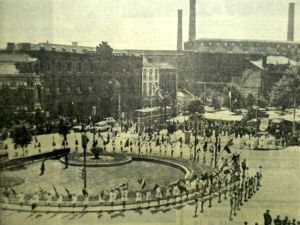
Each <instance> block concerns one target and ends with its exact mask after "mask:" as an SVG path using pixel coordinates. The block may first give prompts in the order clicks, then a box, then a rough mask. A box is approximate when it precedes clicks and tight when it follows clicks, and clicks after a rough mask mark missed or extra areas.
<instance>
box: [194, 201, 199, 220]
mask: <svg viewBox="0 0 300 225" xmlns="http://www.w3.org/2000/svg"><path fill="white" fill-rule="evenodd" d="M194 205H195V215H194V217H197V212H198V207H199V202H198V198H195V203H194Z"/></svg>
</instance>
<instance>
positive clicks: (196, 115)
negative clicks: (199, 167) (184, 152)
mask: <svg viewBox="0 0 300 225" xmlns="http://www.w3.org/2000/svg"><path fill="white" fill-rule="evenodd" d="M198 116H199V113H198V112H195V115H194V117H195V132H194V136H195V143H194V161H196V152H197V144H198V143H197V135H198Z"/></svg>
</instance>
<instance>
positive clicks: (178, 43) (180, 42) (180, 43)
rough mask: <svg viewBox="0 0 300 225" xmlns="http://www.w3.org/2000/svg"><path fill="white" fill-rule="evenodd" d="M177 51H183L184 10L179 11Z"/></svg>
mask: <svg viewBox="0 0 300 225" xmlns="http://www.w3.org/2000/svg"><path fill="white" fill-rule="evenodd" d="M177 51H182V9H178V24H177Z"/></svg>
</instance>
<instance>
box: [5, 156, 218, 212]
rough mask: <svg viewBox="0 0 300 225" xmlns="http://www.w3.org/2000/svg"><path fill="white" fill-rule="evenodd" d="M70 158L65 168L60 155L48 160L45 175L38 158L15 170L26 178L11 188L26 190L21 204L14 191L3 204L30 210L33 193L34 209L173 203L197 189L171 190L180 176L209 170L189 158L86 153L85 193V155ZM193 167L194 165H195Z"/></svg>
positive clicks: (187, 178)
mask: <svg viewBox="0 0 300 225" xmlns="http://www.w3.org/2000/svg"><path fill="white" fill-rule="evenodd" d="M68 163H69V167H68V169H64V166H65V161H64V159H63V158H61V159H60V160H59V161H57V160H46V162H45V165H46V171H45V174H44V175H43V176H39V175H38V172H39V166H40V163H33V164H31V165H28V166H26V167H25V168H24V173H22V171H18V176H19V177H20V178H22V177H23V179H24V180H25V182H23V183H22V184H19V185H15V186H12V187H11V188H13V189H14V190H15V191H16V192H17V193H22V195H24V198H23V201H22V204H21V203H20V198H19V197H18V196H10V198H9V199H1V204H0V205H1V208H2V209H9V210H18V211H31V210H32V208H31V206H32V202H33V199H35V202H36V204H37V206H38V207H37V208H36V209H35V211H41V212H45V211H46V212H74V211H81V210H85V211H87V212H95V211H99V210H100V211H119V210H125V209H126V210H133V209H139V208H149V207H157V206H161V205H168V204H170V203H171V202H172V203H173V204H177V203H180V202H184V201H189V200H192V199H193V198H194V196H195V195H197V194H199V193H196V189H195V188H196V187H195V186H194V187H193V188H191V189H190V190H184V191H183V190H180V191H179V190H178V191H177V192H172V190H173V191H174V189H175V187H178V184H179V182H181V181H184V182H190V179H192V177H194V179H195V176H194V175H195V172H196V173H199V172H201V174H203V173H205V172H210V171H211V169H210V168H209V167H202V168H201V167H199V165H192V164H190V161H189V160H185V159H178V158H161V157H155V156H146V155H138V154H128V155H127V154H123V153H114V152H110V153H104V154H103V155H101V156H100V158H99V159H95V158H94V157H93V156H92V155H90V154H89V155H88V156H87V184H88V188H87V192H88V194H87V195H85V194H84V193H81V192H82V183H83V181H82V177H80V174H81V170H82V168H83V167H82V165H83V156H82V155H76V156H75V155H72V154H71V155H70V157H69V160H68ZM194 168H195V169H196V168H197V169H196V170H195V171H194ZM199 168H201V170H199ZM48 171H49V172H48ZM50 171H51V172H50ZM50 173H51V174H50ZM1 175H5V176H9V177H13V176H15V171H13V170H6V171H2V172H1ZM196 177H197V176H196ZM124 183H126V190H127V198H126V201H125V203H124V199H123V200H122V191H123V190H124V188H123V187H124V186H123V185H124ZM36 184H38V185H36ZM158 187H159V189H160V190H161V192H162V193H163V194H162V195H161V197H158V196H157V193H156V192H157V189H158ZM169 189H170V190H171V193H172V194H170V195H168V194H167V192H168V190H169ZM112 191H113V192H115V193H116V197H115V200H114V202H113V203H112V201H111V199H110V192H112ZM137 192H140V193H141V195H142V196H143V197H142V202H140V203H139V204H137V202H136V193H137ZM149 193H150V195H151V196H152V197H151V198H148V199H147V200H146V195H148V194H149ZM213 195H214V194H213V193H208V192H207V193H203V195H202V197H203V199H204V198H208V199H209V198H212V197H211V196H213ZM216 195H217V194H216ZM168 196H169V197H168ZM170 196H172V198H170ZM170 199H171V200H170ZM169 200H170V201H169ZM124 204H125V205H126V207H125V206H124Z"/></svg>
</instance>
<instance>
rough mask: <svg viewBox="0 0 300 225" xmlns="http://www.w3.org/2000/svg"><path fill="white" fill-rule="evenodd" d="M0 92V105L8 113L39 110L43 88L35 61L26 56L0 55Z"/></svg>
mask: <svg viewBox="0 0 300 225" xmlns="http://www.w3.org/2000/svg"><path fill="white" fill-rule="evenodd" d="M0 92H1V94H0V104H1V106H2V107H5V110H8V112H10V113H18V112H21V111H22V112H25V113H32V112H34V111H35V110H36V109H40V108H41V107H42V103H43V86H42V77H41V74H40V73H39V71H38V61H37V59H36V58H32V57H30V56H29V55H27V54H18V53H16V54H7V53H0ZM2 110H4V109H3V108H2Z"/></svg>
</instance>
